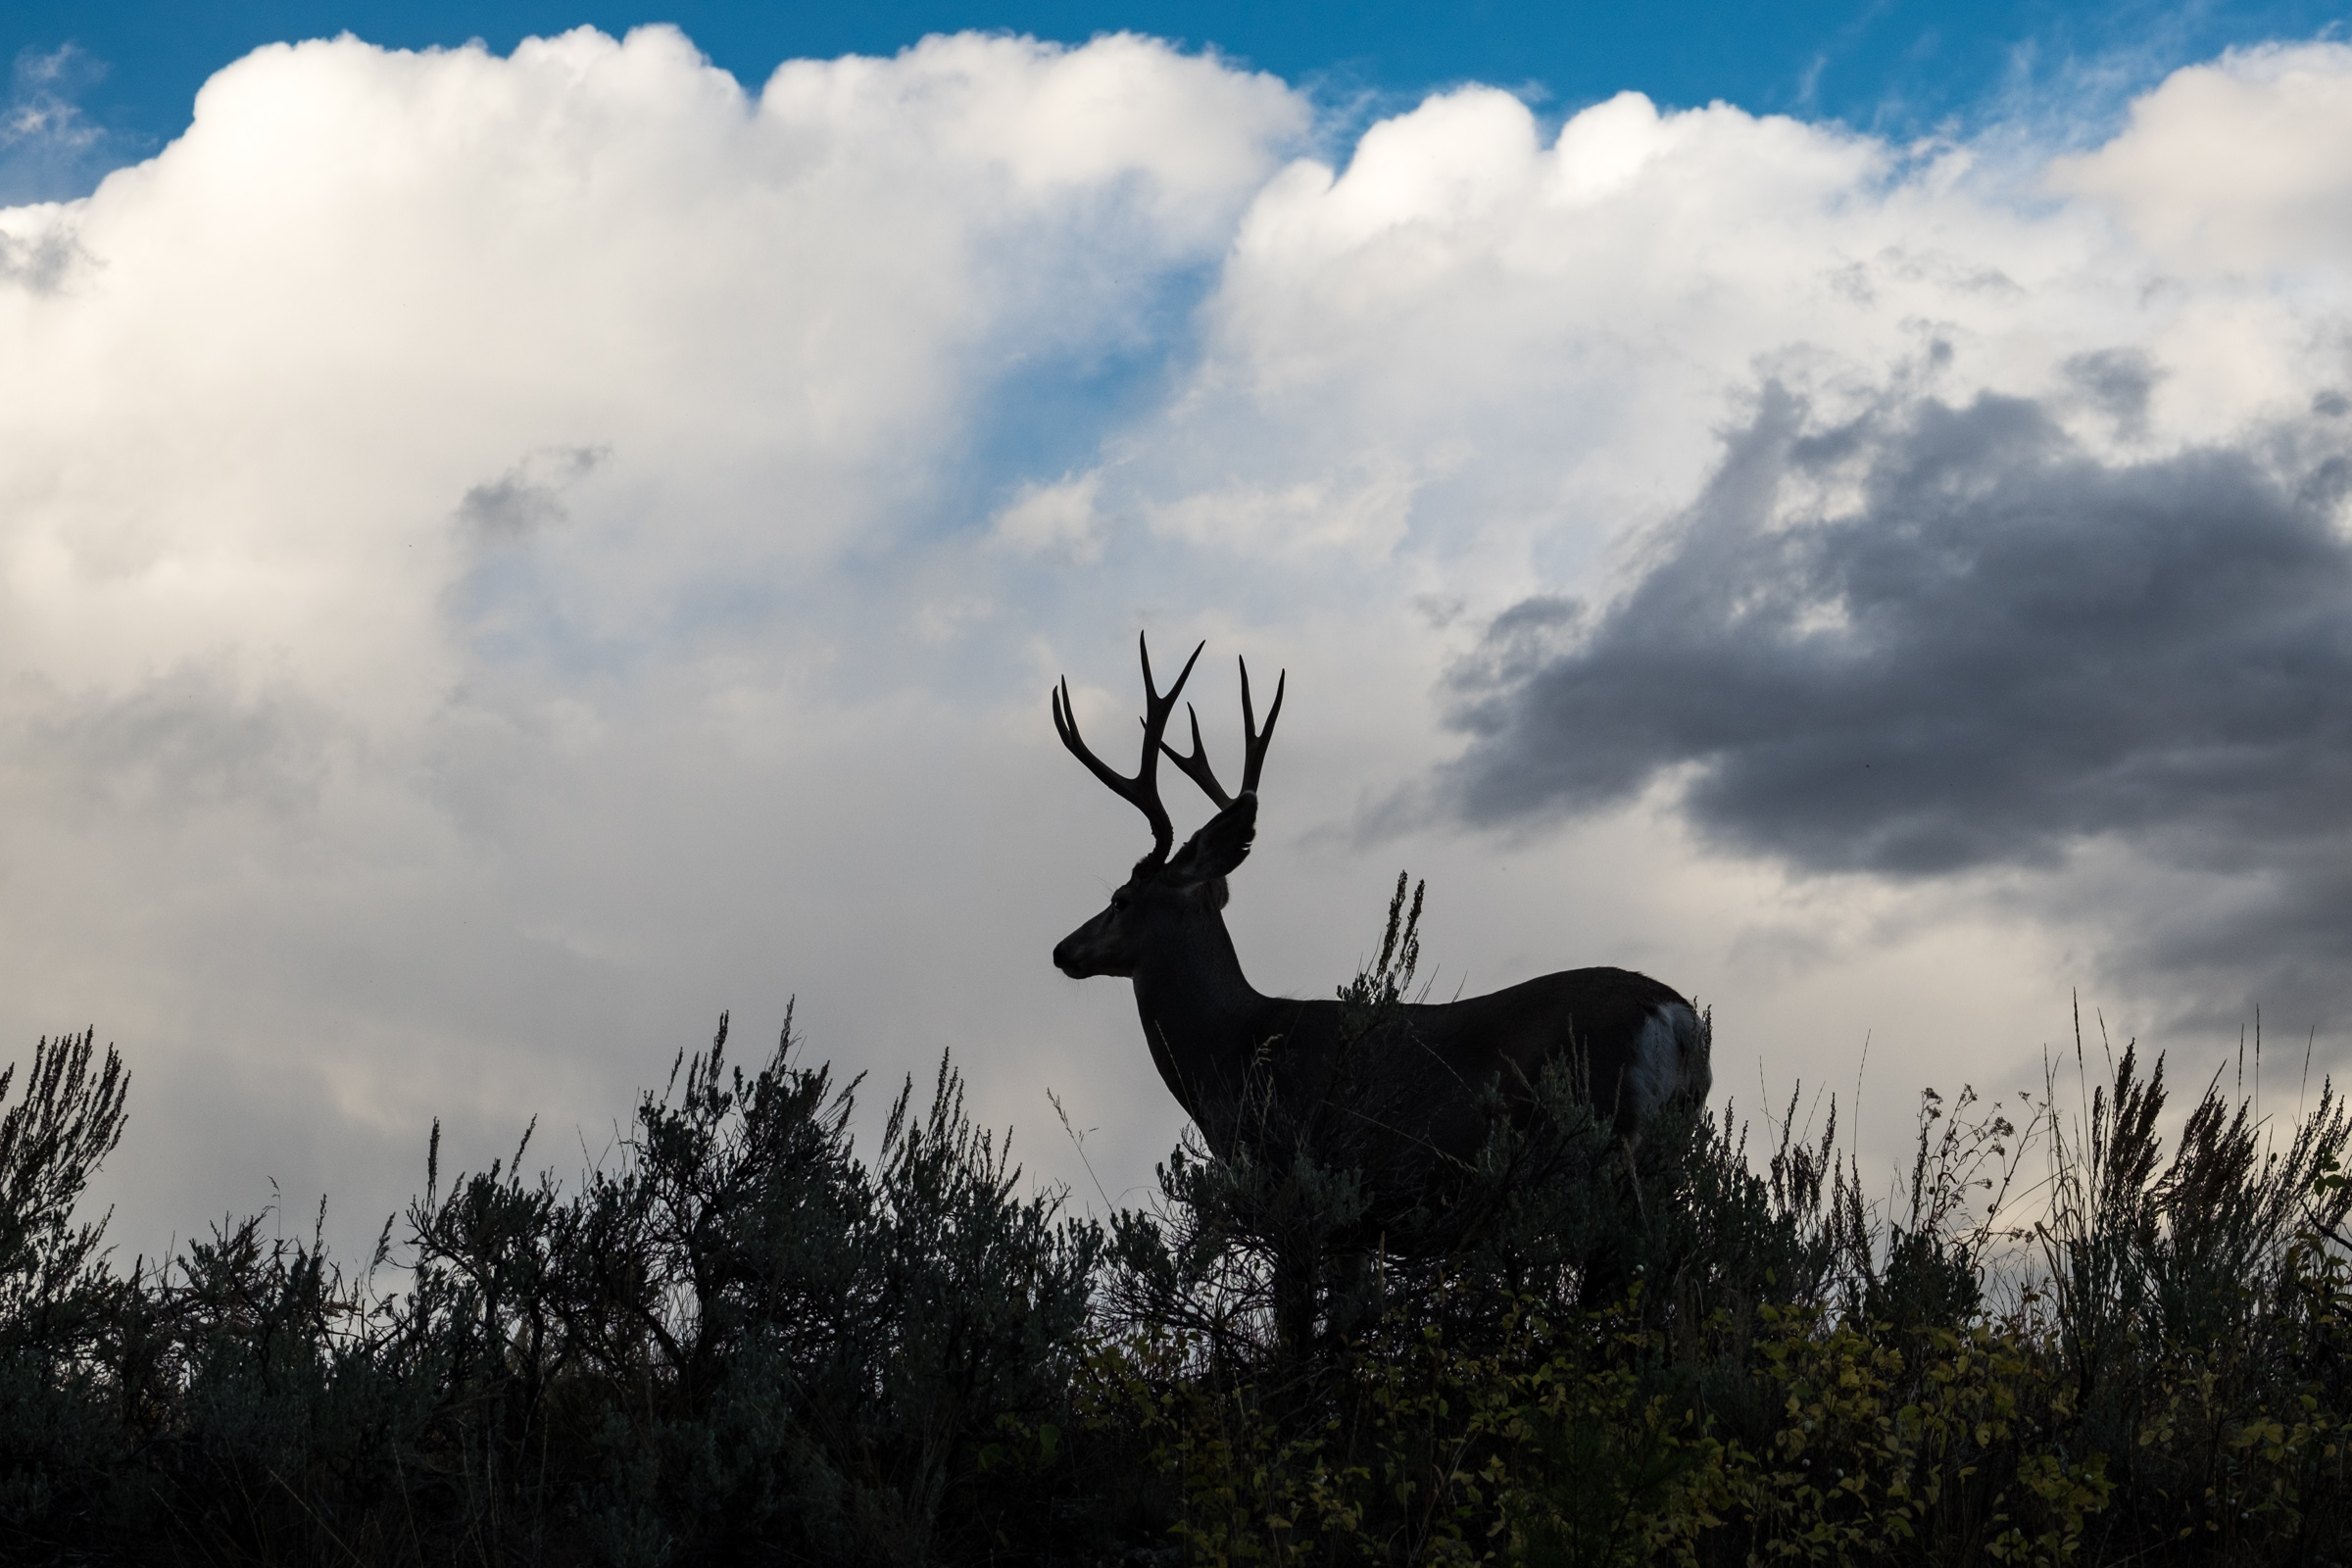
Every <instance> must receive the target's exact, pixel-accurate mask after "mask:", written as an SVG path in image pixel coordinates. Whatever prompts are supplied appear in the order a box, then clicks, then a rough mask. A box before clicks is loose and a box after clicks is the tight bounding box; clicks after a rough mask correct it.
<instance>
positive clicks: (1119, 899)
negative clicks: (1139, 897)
mask: <svg viewBox="0 0 2352 1568" xmlns="http://www.w3.org/2000/svg"><path fill="white" fill-rule="evenodd" d="M1130 902H1132V901H1131V900H1129V899H1128V897H1127V895H1126V894H1124V893H1113V894H1112V895H1111V896H1110V907H1112V908H1114V909H1124V908H1125V907H1127V906H1128V904H1129V903H1130Z"/></svg>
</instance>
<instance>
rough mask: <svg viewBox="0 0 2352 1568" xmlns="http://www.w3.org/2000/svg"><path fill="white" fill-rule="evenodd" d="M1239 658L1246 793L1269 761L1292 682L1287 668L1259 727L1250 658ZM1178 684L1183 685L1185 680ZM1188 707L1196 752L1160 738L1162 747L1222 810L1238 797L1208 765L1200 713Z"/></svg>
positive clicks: (1186, 706)
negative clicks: (1188, 752)
mask: <svg viewBox="0 0 2352 1568" xmlns="http://www.w3.org/2000/svg"><path fill="white" fill-rule="evenodd" d="M1194 652H1195V654H1198V653H1199V652H1200V650H1198V649H1195V650H1194ZM1236 662H1238V663H1239V664H1240V665H1241V666H1242V793H1243V794H1244V795H1249V794H1251V793H1253V792H1254V791H1255V790H1256V789H1257V775H1258V773H1259V771H1260V770H1261V769H1263V768H1264V767H1265V765H1266V746H1267V743H1268V742H1270V741H1272V740H1273V739H1274V720H1276V719H1277V718H1280V717H1281V716H1282V692H1283V688H1284V687H1285V686H1287V685H1289V684H1290V680H1291V672H1290V671H1289V670H1287V669H1286V670H1284V671H1283V672H1282V674H1281V675H1280V676H1279V677H1277V678H1276V680H1275V682H1274V706H1273V707H1272V708H1269V709H1267V710H1266V727H1265V728H1264V729H1259V728H1258V727H1257V714H1256V712H1255V711H1252V710H1251V708H1250V661H1248V660H1247V659H1244V660H1238V661H1236ZM1186 667H1188V668H1189V667H1191V666H1189V665H1188V666H1186ZM1177 684H1178V685H1182V684H1183V682H1181V681H1179V682H1178V683H1177ZM1174 696H1175V694H1174V693H1173V692H1171V693H1169V697H1170V699H1171V700H1173V699H1174ZM1184 711H1185V712H1186V713H1187V714H1189V715H1190V716H1191V718H1192V721H1193V755H1192V756H1190V757H1184V756H1181V755H1179V754H1178V753H1177V750H1176V748H1175V747H1173V746H1170V745H1169V744H1168V743H1167V742H1165V741H1162V742H1160V748H1159V749H1160V750H1161V751H1163V752H1166V753H1167V754H1168V760H1170V761H1172V762H1174V763H1175V764H1176V765H1177V766H1178V767H1181V768H1183V769H1184V772H1185V776H1186V777H1188V778H1190V779H1191V780H1192V781H1193V782H1194V783H1196V784H1198V785H1200V786H1201V790H1202V792H1203V793H1205V794H1206V795H1207V796H1208V798H1209V799H1210V800H1212V801H1214V802H1216V803H1217V809H1219V810H1223V809H1225V808H1226V807H1228V806H1231V805H1232V804H1233V800H1234V798H1233V797H1232V796H1230V795H1228V794H1226V793H1225V786H1224V785H1222V784H1220V783H1218V782H1217V775H1216V772H1215V770H1214V769H1212V768H1211V767H1210V766H1209V765H1208V748H1207V747H1205V746H1203V745H1201V715H1200V714H1199V713H1197V712H1194V711H1193V705H1192V704H1190V703H1187V704H1185V705H1184Z"/></svg>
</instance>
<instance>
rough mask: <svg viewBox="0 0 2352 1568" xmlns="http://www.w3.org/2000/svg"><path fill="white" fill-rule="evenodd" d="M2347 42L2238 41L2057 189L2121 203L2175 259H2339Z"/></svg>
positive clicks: (2350, 187)
mask: <svg viewBox="0 0 2352 1568" xmlns="http://www.w3.org/2000/svg"><path fill="white" fill-rule="evenodd" d="M2348 89H2352V46H2347V45H2344V44H2341V43H2314V44H2302V45H2296V46H2291V47H2290V46H2280V45H2269V46H2265V47H2261V48H2254V49H2246V50H2233V51H2231V52H2230V53H2229V54H2228V55H2225V56H2223V57H2222V58H2221V59H2220V60H2218V61H2215V62H2213V63H2212V64H2210V65H2203V66H2192V67H2189V68H2188V69H2186V70H2183V71H2179V72H2175V73H2173V74H2172V75H2171V76H2170V77H2168V78H2167V79H2166V80H2165V81H2164V82H2163V84H2162V85H2160V86H2158V87H2157V88H2156V89H2155V90H2154V91H2152V92H2150V93H2148V94H2146V95H2145V96H2143V97H2141V98H2140V99H2138V100H2137V101H2136V102H2135V103H2133V105H2132V106H2131V124H2130V126H2129V127H2128V128H2127V130H2126V131H2125V133H2124V134H2122V135H2120V136H2118V137H2116V138H2115V139H2114V140H2113V141H2110V142H2108V143H2107V144H2106V145H2104V146H2101V147H2099V148H2096V149H2094V150H2092V151H2090V152H2087V153H2083V154H2082V155H2080V156H2077V157H2072V158H2062V159H2059V160H2057V161H2056V162H2055V163H2054V164H2053V165H2052V166H2051V169H2050V175H2049V182H2050V185H2051V187H2052V188H2053V189H2055V190H2058V191H2062V192H2065V193H2067V194H2070V195H2081V196H2086V197H2089V198H2091V199H2093V200H2095V201H2097V202H2099V203H2101V204H2103V205H2105V206H2106V207H2108V208H2110V209H2111V210H2112V211H2114V212H2115V213H2116V214H2117V216H2119V217H2120V218H2121V219H2122V220H2123V221H2125V222H2126V223H2128V224H2130V225H2131V228H2132V229H2133V231H2134V232H2136V233H2137V234H2138V235H2139V236H2140V237H2141V238H2142V239H2143V240H2145V241H2146V243H2147V244H2148V245H2149V247H2150V248H2151V249H2152V250H2153V251H2154V252H2155V253H2156V254H2157V255H2159V256H2161V257H2163V258H2164V259H2165V261H2166V262H2167V263H2168V264H2170V265H2172V266H2175V267H2180V268H2188V269H2194V270H2223V271H2240V272H2262V271H2269V270H2283V269H2293V270H2314V269H2318V270H2335V269H2336V268H2338V267H2339V266H2340V264H2341V261H2342V258H2343V256H2344V254H2345V252H2346V250H2347V249H2352V167H2348V166H2347V164H2346V162H2345V160H2344V159H2343V157H2342V156H2341V155H2340V154H2339V153H2338V152H2337V150H2336V149H2338V148H2341V147H2343V146H2345V145H2346V144H2347V143H2352V90H2348Z"/></svg>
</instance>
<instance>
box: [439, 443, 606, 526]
mask: <svg viewBox="0 0 2352 1568" xmlns="http://www.w3.org/2000/svg"><path fill="white" fill-rule="evenodd" d="M612 455H613V454H612V450H611V449H610V448H608V447H601V446H599V447H557V448H553V449H551V450H549V451H546V452H540V453H534V454H533V455H532V456H531V457H530V458H529V459H527V460H525V461H524V462H522V463H518V464H516V465H515V466H514V467H512V468H509V469H508V470H507V471H506V472H504V473H502V474H500V475H499V476H498V477H497V478H495V479H486V480H484V481H483V482H482V483H480V484H477V485H474V486H472V487H471V488H470V489H468V490H467V491H466V495H465V497H464V499H463V500H461V501H459V503H458V526H459V527H460V528H462V529H464V530H466V532H467V533H468V534H470V535H471V536H473V537H474V538H475V539H477V540H480V541H482V542H483V543H488V544H500V543H514V542H517V541H520V540H523V539H527V538H529V537H530V536H531V535H532V534H534V533H537V532H538V531H539V530H540V529H542V528H544V527H546V526H548V525H549V524H551V523H556V522H561V521H563V520H564V515H565V514H564V503H563V500H562V492H563V491H564V487H565V486H567V485H570V484H573V483H575V482H576V481H578V480H581V479H584V478H586V477H587V476H588V475H589V474H590V473H592V472H594V471H595V470H596V468H597V466H599V465H601V464H602V463H604V462H605V461H606V460H607V459H608V458H610V457H611V456H612Z"/></svg>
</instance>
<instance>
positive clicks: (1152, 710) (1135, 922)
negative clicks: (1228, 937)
mask: <svg viewBox="0 0 2352 1568" xmlns="http://www.w3.org/2000/svg"><path fill="white" fill-rule="evenodd" d="M1136 646H1137V648H1138V650H1139V651H1140V652H1141V654H1142V658H1143V664H1144V753H1143V759H1142V760H1141V761H1140V762H1139V763H1138V764H1137V766H1136V771H1135V776H1134V777H1133V778H1129V777H1128V776H1126V775H1125V774H1123V773H1118V772H1114V771H1113V770H1112V769H1111V768H1110V767H1109V766H1108V765H1107V764H1105V763H1104V762H1103V760H1102V759H1100V758H1098V757H1097V756H1095V754H1094V753H1093V752H1091V751H1089V750H1088V749H1087V745H1086V742H1085V741H1084V740H1082V739H1081V738H1080V737H1079V734H1078V713H1077V711H1076V709H1074V708H1073V707H1072V706H1071V704H1070V683H1069V679H1068V677H1066V676H1065V677H1063V679H1062V682H1061V684H1060V685H1059V686H1058V687H1056V688H1055V689H1054V695H1053V708H1054V733H1055V734H1057V735H1059V736H1060V737H1061V744H1062V745H1064V746H1066V747H1068V748H1069V749H1070V753H1071V755H1072V756H1074V757H1076V758H1077V759H1078V760H1080V761H1081V762H1084V763H1085V764H1086V765H1087V769H1088V771H1090V772H1092V773H1093V774H1094V775H1095V777H1097V778H1098V779H1101V780H1102V781H1103V785H1104V786H1105V787H1106V788H1108V789H1109V790H1110V792H1111V793H1112V794H1114V795H1116V796H1118V797H1119V798H1120V799H1121V800H1123V801H1125V802H1127V803H1128V804H1129V805H1131V806H1133V807H1134V808H1135V809H1137V810H1139V811H1142V812H1143V813H1144V820H1145V821H1147V822H1149V823H1150V824H1151V826H1152V853H1151V854H1149V855H1147V856H1145V857H1144V858H1142V859H1140V860H1138V861H1136V862H1135V868H1134V870H1132V871H1131V872H1129V873H1128V877H1127V881H1126V884H1125V885H1124V886H1122V887H1121V888H1120V889H1119V890H1118V891H1117V892H1116V893H1113V894H1112V895H1111V896H1110V904H1109V905H1108V907H1105V908H1104V909H1103V912H1102V913H1100V914H1098V915H1096V916H1095V917H1094V918H1093V919H1091V920H1089V921H1087V922H1086V924H1084V925H1082V926H1080V927H1079V928H1078V929H1077V930H1075V931H1073V932H1071V933H1070V934H1069V935H1068V936H1066V937H1064V938H1062V940H1061V942H1060V943H1059V944H1058V945H1057V946H1055V948H1054V965H1055V967H1057V968H1059V969H1060V970H1061V972H1062V973H1064V974H1066V975H1069V976H1070V977H1071V978H1073V979H1080V980H1083V979H1085V978H1087V977H1088V976H1090V975H1117V976H1119V977H1121V978H1130V979H1131V978H1133V977H1134V975H1135V972H1136V969H1137V966H1138V965H1139V964H1142V963H1144V962H1145V961H1147V959H1148V957H1149V956H1151V955H1152V954H1155V953H1165V952H1170V951H1173V950H1175V949H1178V948H1181V947H1182V946H1183V945H1184V935H1185V930H1186V928H1187V927H1188V926H1193V925H1196V924H1198V923H1199V922H1201V920H1202V919H1203V918H1208V919H1213V918H1214V917H1215V916H1216V914H1217V913H1218V911H1219V910H1221V909H1223V908H1224V907H1225V896H1226V890H1225V878H1226V877H1227V876H1229V875H1231V874H1232V872H1233V869H1234V867H1236V866H1238V865H1240V864H1241V863H1242V861H1243V860H1244V859H1245V858H1248V856H1249V854H1250V840H1251V839H1253V838H1254V837H1256V834H1257V780H1258V774H1259V773H1260V772H1261V771H1262V770H1263V769H1264V767H1265V761H1266V747H1267V744H1268V743H1269V742H1270V741H1272V739H1273V738H1274V721H1275V719H1276V718H1277V717H1279V716H1280V715H1281V713H1282V695H1283V689H1284V687H1285V686H1286V685H1287V684H1288V682H1289V679H1290V675H1289V672H1288V671H1287V670H1286V671H1285V672H1284V673H1283V676H1282V678H1281V679H1280V680H1278V681H1276V683H1275V686H1274V706H1273V707H1271V708H1269V709H1267V710H1266V722H1265V724H1264V726H1263V727H1262V728H1261V727H1260V726H1259V725H1258V723H1257V714H1256V712H1255V711H1254V710H1253V709H1252V708H1251V706H1250V666H1249V664H1248V663H1247V662H1243V664H1242V666H1241V670H1242V736H1243V758H1242V788H1241V793H1240V794H1238V795H1229V794H1227V793H1226V791H1225V786H1224V785H1223V784H1222V783H1220V782H1219V781H1218V779H1217V775H1216V773H1215V771H1214V770H1213V769H1212V768H1211V767H1210V766H1209V763H1208V752H1207V749H1206V748H1205V747H1204V746H1202V745H1201V715H1200V714H1199V713H1198V712H1197V711H1194V710H1193V708H1192V705H1191V704H1189V703H1188V704H1186V705H1185V712H1186V713H1187V715H1188V716H1189V717H1190V718H1191V720H1192V727H1193V750H1192V754H1191V755H1190V756H1186V755H1184V754H1182V753H1180V752H1178V751H1177V750H1176V749H1175V748H1174V747H1172V746H1170V745H1168V744H1167V738H1166V737H1167V728H1168V719H1169V718H1170V717H1171V716H1172V715H1173V714H1174V712H1175V711H1176V699H1177V698H1178V697H1179V696H1180V695H1181V694H1182V693H1183V691H1184V683H1185V681H1186V680H1188V679H1189V678H1191V676H1192V673H1193V665H1194V664H1195V663H1196V662H1199V660H1200V658H1201V648H1204V647H1206V646H1207V644H1205V643H1202V644H1201V645H1200V647H1196V648H1195V649H1194V650H1193V655H1192V658H1190V659H1188V660H1186V661H1185V662H1184V668H1183V669H1182V670H1181V671H1179V672H1178V673H1177V676H1176V683H1175V684H1174V685H1172V686H1170V687H1169V688H1168V690H1167V692H1166V693H1165V694H1164V695H1163V694H1161V693H1160V692H1159V691H1158V690H1157V689H1156V688H1155V687H1154V686H1153V685H1152V650H1151V647H1150V645H1149V644H1148V643H1147V642H1145V640H1144V638H1143V637H1142V636H1141V635H1140V634H1139V635H1138V636H1137V638H1136ZM1161 752H1166V753H1167V754H1168V759H1169V760H1171V761H1173V762H1174V763H1175V764H1176V765H1177V766H1178V767H1180V768H1182V769H1183V770H1184V773H1185V775H1186V776H1187V777H1188V778H1190V779H1192V781H1193V782H1194V783H1196V784H1198V785H1200V786H1201V791H1202V793H1204V794H1206V795H1207V796H1208V798H1209V799H1210V800H1211V801H1213V802H1215V803H1216V806H1217V814H1216V815H1214V816H1212V817H1210V818H1209V819H1208V821H1207V822H1205V823H1204V824H1202V825H1201V830H1200V831H1199V832H1197V833H1195V834H1194V835H1193V836H1192V837H1191V838H1189V839H1187V840H1186V841H1185V843H1184V848H1182V849H1181V850H1175V851H1174V853H1173V854H1171V853H1170V851H1171V849H1172V848H1173V846H1174V844H1175V840H1176V830H1175V827H1174V825H1173V824H1172V823H1171V822H1170V821H1169V819H1168V810H1167V808H1166V807H1165V806H1163V805H1161V804H1160V799H1159V783H1158V772H1159V754H1160V753H1161Z"/></svg>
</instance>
